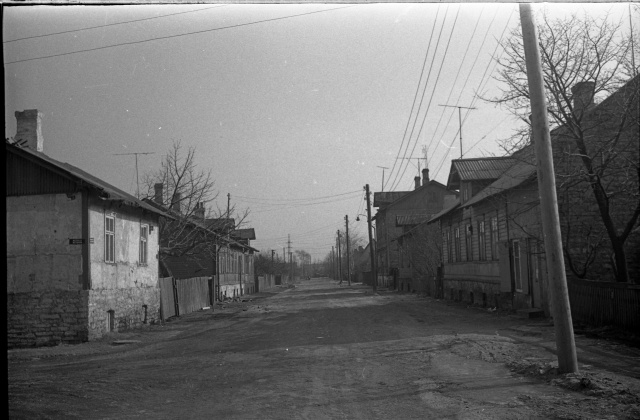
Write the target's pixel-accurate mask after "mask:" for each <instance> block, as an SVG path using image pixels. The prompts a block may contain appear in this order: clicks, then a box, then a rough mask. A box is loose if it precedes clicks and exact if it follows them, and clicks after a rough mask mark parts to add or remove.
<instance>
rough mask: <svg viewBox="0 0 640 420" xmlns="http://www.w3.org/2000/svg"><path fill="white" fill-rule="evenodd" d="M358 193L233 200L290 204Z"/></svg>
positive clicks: (357, 191) (240, 196)
mask: <svg viewBox="0 0 640 420" xmlns="http://www.w3.org/2000/svg"><path fill="white" fill-rule="evenodd" d="M359 192H360V190H355V191H349V192H345V193H340V194H333V195H325V196H321V197H314V198H259V197H245V196H242V195H236V196H235V198H243V199H245V200H260V201H281V202H283V203H291V202H300V201H315V200H323V199H325V198H334V197H341V196H344V195H353V194H355V193H359ZM267 204H270V203H267Z"/></svg>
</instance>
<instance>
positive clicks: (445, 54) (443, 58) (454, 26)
mask: <svg viewBox="0 0 640 420" xmlns="http://www.w3.org/2000/svg"><path fill="white" fill-rule="evenodd" d="M460 9H461V6H458V11H457V12H456V17H455V19H454V21H453V25H452V27H451V32H450V33H449V40H448V41H447V46H446V48H445V51H444V55H443V57H442V60H441V63H440V68H439V69H438V75H437V76H436V80H435V82H434V87H433V90H432V91H431V97H430V98H429V104H428V105H427V110H426V111H425V114H424V117H423V119H422V124H421V126H420V130H419V131H418V135H417V137H416V140H415V142H414V145H413V149H412V150H411V154H410V155H409V156H413V152H414V151H415V149H416V146H417V145H418V139H419V138H420V133H422V129H423V128H424V123H425V121H426V120H427V115H428V113H429V109H430V108H431V102H432V101H433V96H434V95H433V93H434V92H435V90H436V88H437V86H438V80H440V74H441V72H442V68H443V67H444V62H445V60H446V58H447V53H448V52H449V46H450V44H451V39H452V38H453V36H452V35H453V32H454V31H455V28H456V22H457V21H458V15H459V13H460ZM407 168H408V164H407V165H405V168H404V171H403V172H402V175H401V178H402V176H404V174H405V172H406V171H407ZM396 185H397V184H396ZM392 189H393V187H392Z"/></svg>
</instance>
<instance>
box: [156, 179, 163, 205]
mask: <svg viewBox="0 0 640 420" xmlns="http://www.w3.org/2000/svg"><path fill="white" fill-rule="evenodd" d="M163 189H164V185H163V184H162V182H158V183H157V184H153V190H154V195H153V201H155V202H156V203H158V204H160V205H162V196H163V194H162V193H163Z"/></svg>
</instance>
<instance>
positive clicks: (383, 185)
mask: <svg viewBox="0 0 640 420" xmlns="http://www.w3.org/2000/svg"><path fill="white" fill-rule="evenodd" d="M447 10H449V9H448V8H447ZM439 13H440V5H438V8H437V9H436V17H435V19H434V20H433V26H432V27H431V35H429V43H428V44H427V52H426V53H425V55H424V61H423V63H422V70H421V71H420V78H419V79H418V86H416V93H415V95H414V96H413V103H412V104H411V111H409V118H407V125H406V127H405V129H404V134H403V135H402V142H401V143H400V149H398V153H397V154H396V159H395V160H394V162H393V166H392V167H391V172H389V178H391V175H392V174H393V171H394V169H395V167H396V164H397V163H398V159H399V158H400V153H401V152H402V146H404V142H405V140H406V137H407V131H409V124H410V123H411V116H412V115H413V110H414V108H415V106H416V100H417V99H418V93H419V92H420V84H421V83H422V76H424V69H425V68H426V66H427V58H428V57H429V50H430V49H431V41H432V39H433V33H434V32H435V29H436V22H437V21H438V14H439ZM446 17H447V16H446V13H445V18H446ZM443 22H444V21H443ZM425 89H426V83H425ZM423 95H424V91H423ZM382 177H383V181H382V191H384V187H386V186H387V185H386V183H385V182H384V171H383V174H382ZM388 182H389V181H388V180H387V183H388Z"/></svg>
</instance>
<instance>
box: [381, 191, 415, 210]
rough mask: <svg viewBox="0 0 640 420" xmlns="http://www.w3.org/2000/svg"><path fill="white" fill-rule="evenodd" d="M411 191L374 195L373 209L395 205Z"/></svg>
mask: <svg viewBox="0 0 640 420" xmlns="http://www.w3.org/2000/svg"><path fill="white" fill-rule="evenodd" d="M410 192H411V191H386V192H374V193H373V207H384V206H388V205H389V204H391V203H393V202H394V201H396V200H397V199H399V198H401V197H402V196H404V195H406V194H409V193H410Z"/></svg>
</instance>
